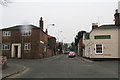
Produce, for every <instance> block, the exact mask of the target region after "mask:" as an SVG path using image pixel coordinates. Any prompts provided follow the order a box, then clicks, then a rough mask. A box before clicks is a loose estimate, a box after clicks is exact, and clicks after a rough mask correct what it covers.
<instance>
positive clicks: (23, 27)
mask: <svg viewBox="0 0 120 80" xmlns="http://www.w3.org/2000/svg"><path fill="white" fill-rule="evenodd" d="M19 29H40V28H39V27H37V26H34V25H16V26H13V27H9V28H3V29H2V30H19Z"/></svg>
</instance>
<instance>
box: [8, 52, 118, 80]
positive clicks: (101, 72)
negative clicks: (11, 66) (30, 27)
mask: <svg viewBox="0 0 120 80" xmlns="http://www.w3.org/2000/svg"><path fill="white" fill-rule="evenodd" d="M8 62H9V63H15V64H21V65H24V66H26V67H27V68H28V69H27V70H26V71H25V72H23V73H21V74H19V75H16V76H13V77H14V78H118V63H117V62H89V61H83V60H80V59H79V58H78V57H76V58H68V57H67V55H66V54H62V55H58V56H54V57H51V58H45V59H10V60H9V61H8Z"/></svg>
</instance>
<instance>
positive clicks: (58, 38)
mask: <svg viewBox="0 0 120 80" xmlns="http://www.w3.org/2000/svg"><path fill="white" fill-rule="evenodd" d="M62 32H63V31H58V42H59V35H60V33H62Z"/></svg>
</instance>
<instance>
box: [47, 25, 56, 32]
mask: <svg viewBox="0 0 120 80" xmlns="http://www.w3.org/2000/svg"><path fill="white" fill-rule="evenodd" d="M50 26H55V24H48V25H47V28H46V33H48V28H49V27H50Z"/></svg>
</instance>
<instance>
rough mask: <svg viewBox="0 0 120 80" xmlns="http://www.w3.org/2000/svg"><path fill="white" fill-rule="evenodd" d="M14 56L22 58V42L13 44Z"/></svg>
mask: <svg viewBox="0 0 120 80" xmlns="http://www.w3.org/2000/svg"><path fill="white" fill-rule="evenodd" d="M11 57H12V58H21V44H12V51H11Z"/></svg>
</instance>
